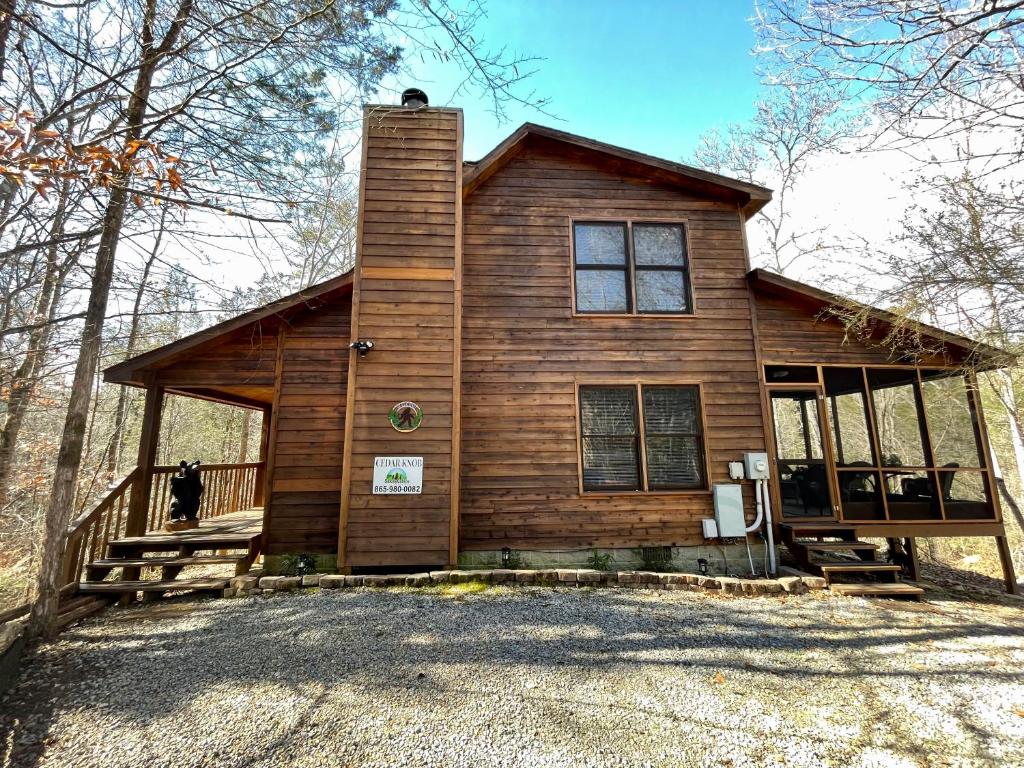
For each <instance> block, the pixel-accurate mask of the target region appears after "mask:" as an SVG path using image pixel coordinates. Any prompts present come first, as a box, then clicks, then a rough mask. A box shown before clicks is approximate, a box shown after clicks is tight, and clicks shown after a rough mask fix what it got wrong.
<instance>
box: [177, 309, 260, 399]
mask: <svg viewBox="0 0 1024 768" xmlns="http://www.w3.org/2000/svg"><path fill="white" fill-rule="evenodd" d="M276 360H277V329H276V323H254V324H252V325H250V326H246V327H245V328H242V329H240V330H238V331H235V332H233V333H231V334H230V335H229V336H228V337H227V338H226V339H225V340H224V341H221V342H219V343H217V344H213V345H210V346H208V347H205V348H203V349H201V350H195V351H193V352H191V353H189V355H188V356H187V357H185V358H184V359H180V360H175V361H174V362H172V363H170V364H169V365H167V366H166V367H164V368H161V369H160V370H159V371H158V373H157V379H158V381H159V382H160V383H161V384H163V385H164V386H167V387H175V386H188V387H210V388H219V387H230V388H233V389H242V388H245V389H250V390H252V391H253V392H259V393H263V395H264V396H263V398H262V399H265V400H266V401H267V402H269V397H270V396H272V394H273V387H274V366H275V362H276Z"/></svg>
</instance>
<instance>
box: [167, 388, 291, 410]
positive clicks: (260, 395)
mask: <svg viewBox="0 0 1024 768" xmlns="http://www.w3.org/2000/svg"><path fill="white" fill-rule="evenodd" d="M166 391H167V393H168V394H171V395H181V396H183V397H194V398H197V399H199V400H209V401H210V402H214V403H223V404H225V405H236V406H239V407H241V408H253V409H255V410H263V409H264V408H267V407H268V406H271V405H273V403H274V388H273V387H246V386H238V387H223V386H218V387H182V386H175V387H168V388H167V390H166Z"/></svg>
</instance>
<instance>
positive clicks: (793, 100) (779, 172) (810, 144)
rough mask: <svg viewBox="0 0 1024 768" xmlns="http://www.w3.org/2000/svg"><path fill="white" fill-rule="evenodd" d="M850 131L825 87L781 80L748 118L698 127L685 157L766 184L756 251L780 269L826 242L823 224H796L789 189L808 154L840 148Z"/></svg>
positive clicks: (804, 170) (811, 157) (851, 125)
mask: <svg viewBox="0 0 1024 768" xmlns="http://www.w3.org/2000/svg"><path fill="white" fill-rule="evenodd" d="M854 130H855V123H854V121H852V120H851V119H850V118H848V117H847V116H846V115H844V114H843V112H842V111H841V109H840V104H839V102H838V101H837V100H835V99H834V98H833V97H832V96H831V95H830V94H828V93H827V92H826V91H824V90H806V91H801V90H799V89H797V88H794V87H781V86H780V87H776V88H774V89H772V91H771V95H770V96H769V98H767V99H765V100H763V101H760V102H758V104H757V112H756V114H755V115H754V117H753V119H752V120H751V121H750V122H749V123H746V124H742V125H741V124H733V125H730V126H729V127H728V128H727V129H726V130H725V131H724V132H723V131H717V130H715V131H710V132H708V133H705V134H704V135H703V136H702V137H701V138H700V141H699V143H698V146H697V149H696V150H695V151H694V153H693V157H692V162H693V163H695V164H696V165H699V166H701V167H704V168H708V169H709V170H712V171H715V172H716V173H723V174H726V175H730V176H734V177H736V178H739V179H742V180H744V181H749V182H752V183H755V184H763V185H766V186H768V187H771V188H772V190H773V196H772V201H771V202H770V203H769V204H768V205H767V206H765V207H764V208H762V209H761V211H760V212H758V214H757V218H756V220H755V221H756V225H757V226H758V227H759V228H760V229H761V230H762V231H763V233H764V236H765V243H766V247H765V249H764V251H763V252H762V253H759V254H756V256H757V258H758V259H759V260H760V261H762V262H763V263H764V264H766V265H767V266H768V267H769V268H771V269H773V270H775V271H776V272H779V273H780V274H784V273H785V272H786V271H788V270H792V269H793V268H794V267H795V266H796V265H797V264H798V263H801V262H805V261H807V260H809V259H811V258H814V257H819V256H821V255H822V254H823V253H824V252H825V251H827V250H828V249H829V248H830V247H833V244H832V243H831V242H830V241H829V238H828V236H827V234H828V227H827V225H825V224H821V225H819V226H803V225H802V224H801V222H802V221H803V220H802V219H801V218H800V217H799V216H797V215H796V212H795V211H794V206H793V195H794V193H795V192H796V190H797V188H798V186H799V184H800V182H801V180H803V178H804V177H805V175H806V173H807V171H808V170H809V168H810V167H811V165H812V163H813V161H814V160H815V159H821V158H823V157H825V156H826V155H828V154H830V153H837V152H840V151H841V148H842V145H843V142H844V140H846V139H848V138H849V137H850V136H851V135H852V134H853V133H854Z"/></svg>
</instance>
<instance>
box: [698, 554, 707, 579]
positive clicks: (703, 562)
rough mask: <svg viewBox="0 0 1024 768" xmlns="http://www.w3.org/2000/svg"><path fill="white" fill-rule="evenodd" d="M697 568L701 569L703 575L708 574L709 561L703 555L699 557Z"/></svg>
mask: <svg viewBox="0 0 1024 768" xmlns="http://www.w3.org/2000/svg"><path fill="white" fill-rule="evenodd" d="M697 570H699V571H700V575H701V576H707V575H708V561H707V560H705V559H704V558H703V557H700V558H697Z"/></svg>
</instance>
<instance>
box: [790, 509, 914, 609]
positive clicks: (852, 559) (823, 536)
mask: <svg viewBox="0 0 1024 768" xmlns="http://www.w3.org/2000/svg"><path fill="white" fill-rule="evenodd" d="M782 540H783V542H785V544H786V546H787V547H788V549H789V550H790V552H792V553H793V556H794V557H795V558H796V560H797V563H798V564H799V566H800V568H802V569H803V570H805V571H808V572H809V573H818V574H820V575H821V576H823V577H824V578H825V583H826V584H828V586H829V589H830V590H831V591H832V592H835V593H837V594H841V595H851V596H852V595H859V596H863V597H910V598H913V599H916V600H920V599H921V596H922V595H923V594H924V590H923V589H921V588H920V587H918V586H915V585H913V584H907V583H904V582H902V581H901V574H902V568H900V566H899V565H896V564H894V563H889V562H885V561H881V560H878V559H877V557H878V545H877V544H872V543H871V542H867V541H861V540H860V539H859V538H858V537H857V529H856V526H853V525H844V524H841V523H831V522H824V523H783V524H782Z"/></svg>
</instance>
